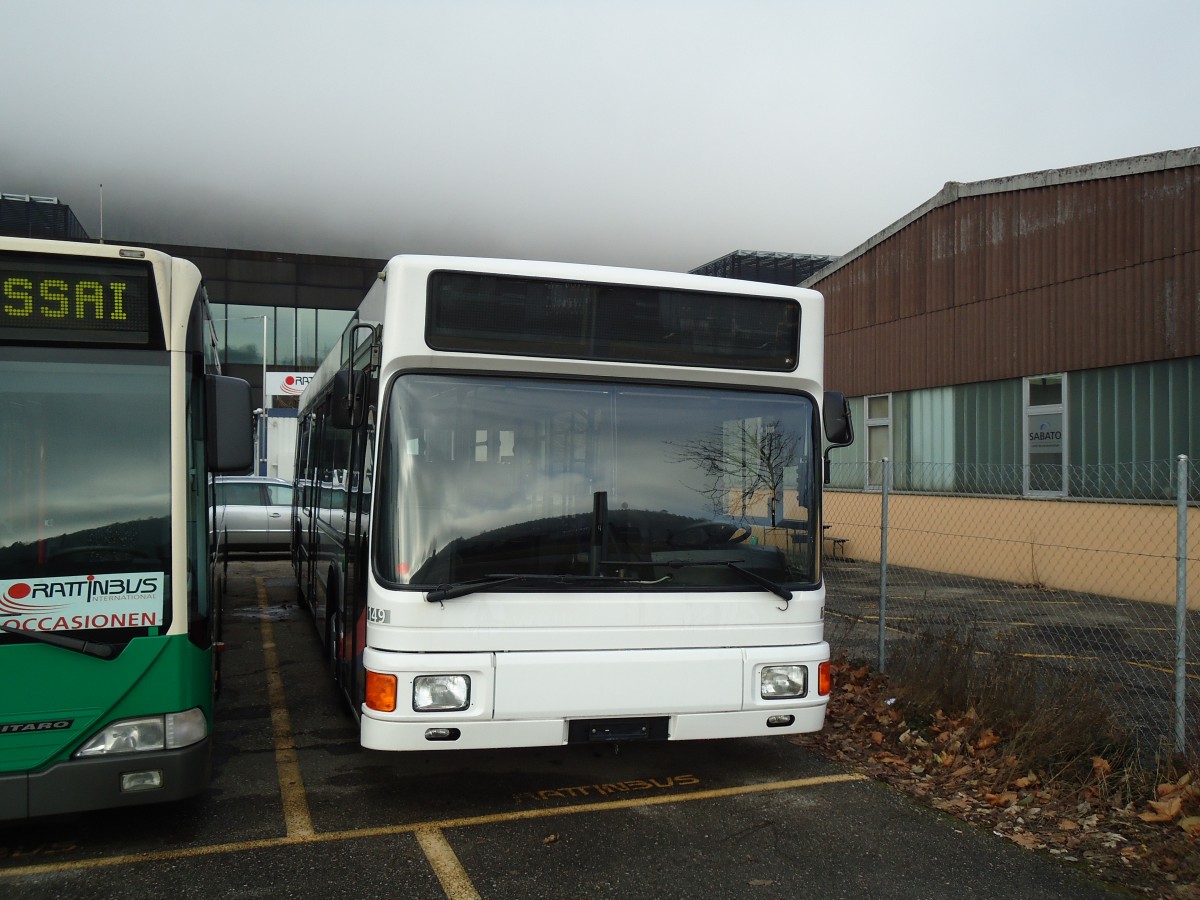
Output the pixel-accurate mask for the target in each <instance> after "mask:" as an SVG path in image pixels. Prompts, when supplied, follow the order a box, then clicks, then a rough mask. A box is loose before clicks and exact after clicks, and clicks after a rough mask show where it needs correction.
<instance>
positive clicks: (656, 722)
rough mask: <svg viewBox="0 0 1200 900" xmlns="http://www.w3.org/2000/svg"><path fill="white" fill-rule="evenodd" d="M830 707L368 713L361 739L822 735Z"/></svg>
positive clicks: (427, 744)
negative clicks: (606, 713)
mask: <svg viewBox="0 0 1200 900" xmlns="http://www.w3.org/2000/svg"><path fill="white" fill-rule="evenodd" d="M825 707H826V703H825V701H824V698H822V699H821V701H820V702H819V704H817V705H813V706H802V707H780V708H777V709H773V710H770V711H764V710H742V711H737V712H721V713H686V714H681V715H672V716H635V717H617V718H614V717H601V718H595V719H526V720H504V721H496V720H490V721H489V720H484V721H480V720H475V721H471V722H456V721H447V722H434V721H423V722H396V721H386V720H383V719H377V718H373V717H372V716H371V711H370V710H368V709H365V708H364V709H363V716H362V721H361V740H362V745H363V746H364V747H366V748H367V749H370V750H472V749H488V748H496V747H554V746H560V745H563V744H572V743H622V742H631V741H638V740H654V739H655V737H654V735H655V732H656V731H659V730H661V731H662V732H664V733H665V736H664V737H662V738H659V739H662V740H670V741H697V740H714V739H721V738H743V737H751V736H754V735H762V736H772V735H784V734H802V733H805V732H812V731H820V730H821V728H822V727H823V726H824V724H825ZM577 735H578V737H576V736H577Z"/></svg>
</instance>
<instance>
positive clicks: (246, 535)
mask: <svg viewBox="0 0 1200 900" xmlns="http://www.w3.org/2000/svg"><path fill="white" fill-rule="evenodd" d="M215 487H216V520H217V530H218V531H219V532H221V539H222V540H223V541H224V544H225V547H226V549H227V550H228V551H230V552H241V551H246V550H255V551H261V550H270V551H278V552H285V551H287V549H288V548H289V547H290V546H291V522H292V483H291V482H290V481H285V480H284V479H282V478H269V477H267V476H265V475H223V476H218V477H217V478H216V479H215Z"/></svg>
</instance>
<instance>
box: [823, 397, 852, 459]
mask: <svg viewBox="0 0 1200 900" xmlns="http://www.w3.org/2000/svg"><path fill="white" fill-rule="evenodd" d="M821 416H822V418H823V419H824V420H825V421H824V425H825V441H826V443H827V444H828V445H829V446H830V447H849V446H850V445H851V444H853V443H854V423H853V422H851V421H850V401H849V400H847V399H846V395H845V394H843V393H842V392H841V391H826V392H825V402H824V403H823V404H822V410H821Z"/></svg>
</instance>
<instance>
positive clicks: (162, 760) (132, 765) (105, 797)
mask: <svg viewBox="0 0 1200 900" xmlns="http://www.w3.org/2000/svg"><path fill="white" fill-rule="evenodd" d="M211 759H212V738H205V739H204V740H202V741H199V742H197V743H195V744H192V745H191V746H189V747H181V748H180V749H178V750H161V751H152V752H148V753H123V754H120V755H114V756H112V757H110V758H107V759H106V758H104V757H96V758H93V759H72V760H66V761H64V762H60V763H56V764H54V765H52V766H50V767H49V768H48V769H45V770H44V771H41V772H18V773H15V774H5V775H0V821H7V820H15V819H27V818H32V817H35V816H53V815H60V814H63V813H76V812H86V811H88V810H96V809H111V808H116V807H125V806H140V805H142V804H146V803H166V802H170V801H173V800H182V799H184V798H186V797H192V796H195V795H196V794H199V793H200V792H201V791H203V790H204V789H205V787H206V786H207V785H208V780H209V775H210V771H211ZM154 773H157V774H154ZM156 781H158V782H160V786H158V787H143V785H144V784H146V783H154V782H156ZM123 782H125V783H126V784H127V786H128V787H132V789H125V790H123V789H122V783H123ZM130 783H132V784H130Z"/></svg>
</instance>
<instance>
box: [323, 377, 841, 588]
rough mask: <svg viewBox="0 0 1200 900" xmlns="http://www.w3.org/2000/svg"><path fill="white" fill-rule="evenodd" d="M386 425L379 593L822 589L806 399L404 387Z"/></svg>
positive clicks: (506, 381) (539, 384)
mask: <svg viewBox="0 0 1200 900" xmlns="http://www.w3.org/2000/svg"><path fill="white" fill-rule="evenodd" d="M382 421H383V430H382V432H381V438H380V440H381V442H382V445H381V450H380V470H379V472H378V476H379V478H378V484H377V485H376V486H375V487H376V493H375V497H374V501H375V503H374V512H373V518H372V529H373V531H374V541H375V559H376V575H377V577H378V578H380V580H381V581H383V582H384V583H385V584H388V585H389V586H393V587H404V586H412V587H421V588H425V589H429V588H432V587H437V586H439V585H447V584H455V583H462V582H465V581H470V580H472V579H487V578H494V577H496V576H500V575H505V574H511V575H585V576H592V577H595V578H596V580H595V581H586V582H578V583H583V584H585V586H586V588H587V589H593V588H594V587H595V586H596V585H602V586H604V585H606V582H607V583H608V584H611V585H612V586H614V587H615V588H618V589H635V590H643V591H644V590H672V589H680V588H686V589H692V590H695V589H697V588H712V587H729V588H734V587H737V588H740V589H746V585H747V581H746V578H745V577H744V575H745V572H744V571H743V572H739V571H737V570H738V569H741V570H748V571H750V572H753V573H755V574H756V575H758V576H761V577H762V578H766V579H770V580H771V581H772V582H773V583H778V584H786V585H788V586H790V587H803V586H804V585H809V586H811V585H814V584H815V582H816V580H817V575H818V573H817V570H816V556H817V554H814V553H813V549H812V548H813V547H814V546H816V547H819V546H820V544H819V540H815V539H814V535H815V534H816V533H817V528H818V522H817V520H818V511H817V510H816V509H815V508H814V506H815V499H814V498H815V497H816V496H817V481H816V478H817V460H816V456H815V452H814V423H815V404H814V402H813V401H812V399H811V398H810V397H808V396H806V395H803V394H791V393H772V392H766V391H753V390H734V389H729V388H721V387H695V386H686V387H684V386H670V385H634V384H624V383H615V382H614V383H604V382H591V381H566V380H549V379H545V380H543V379H534V378H508V377H475V376H471V377H467V376H442V375H425V374H407V375H402V376H400V377H398V378H396V380H395V381H394V383H393V384H392V385H391V389H390V391H389V399H388V402H387V410H386V415H385V416H384V417H383V420H382ZM323 477H328V476H323ZM335 477H336V475H335ZM730 563H732V564H733V566H732V567H731V566H730V565H729V564H730ZM573 583H574V582H573ZM513 585H517V586H516V587H515V588H514V587H506V589H518V590H524V589H537V588H538V587H539V586H541V587H542V588H545V587H546V586H547V583H546V582H544V581H539V580H538V579H532V578H531V579H526V580H524V581H522V580H521V579H515V580H514V581H513Z"/></svg>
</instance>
